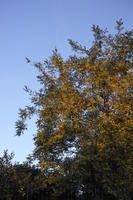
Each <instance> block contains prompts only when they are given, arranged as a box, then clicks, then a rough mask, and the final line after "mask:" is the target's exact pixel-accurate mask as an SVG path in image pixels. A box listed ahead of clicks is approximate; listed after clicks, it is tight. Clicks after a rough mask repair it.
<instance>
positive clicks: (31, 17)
mask: <svg viewBox="0 0 133 200" xmlns="http://www.w3.org/2000/svg"><path fill="white" fill-rule="evenodd" d="M132 8H133V1H132V0H108V1H107V0H12V1H11V0H0V94H1V95H0V112H1V113H0V155H1V153H2V152H3V150H4V149H9V152H12V151H13V152H14V153H15V160H16V161H19V162H22V161H24V160H25V157H26V156H27V155H28V154H29V153H31V152H32V150H33V148H34V146H33V141H32V137H33V134H35V131H36V129H35V126H34V121H32V122H30V124H29V129H28V131H27V132H26V133H25V135H23V136H21V137H15V136H14V135H15V121H16V120H17V117H18V108H19V107H22V108H23V107H24V106H25V105H27V104H28V103H29V100H28V95H27V94H26V93H25V92H24V91H23V88H24V85H28V86H29V87H30V88H32V89H33V90H34V89H36V88H37V87H38V84H37V82H36V79H35V76H36V70H35V69H34V67H32V66H31V65H27V64H26V62H25V57H26V56H27V57H29V58H31V59H32V61H42V60H45V58H47V57H48V56H50V54H51V51H52V50H53V49H54V48H55V47H57V48H58V49H59V52H60V53H61V54H62V55H63V56H65V57H66V56H68V55H69V54H70V53H71V48H70V47H69V45H68V42H67V39H69V38H72V39H73V40H76V41H79V42H80V43H83V44H86V45H87V46H89V45H90V44H91V40H92V34H91V31H90V30H91V27H92V25H93V24H96V25H100V26H101V27H102V28H105V27H107V28H108V30H109V31H110V32H112V33H113V32H114V27H115V21H116V20H118V19H120V18H123V21H124V24H125V27H126V29H132V28H133V12H132Z"/></svg>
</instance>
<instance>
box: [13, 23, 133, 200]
mask: <svg viewBox="0 0 133 200" xmlns="http://www.w3.org/2000/svg"><path fill="white" fill-rule="evenodd" d="M116 29H117V31H116V34H115V35H111V34H109V33H108V31H107V30H102V29H100V28H99V26H93V28H92V31H93V34H94V41H93V43H92V46H91V48H90V49H87V48H86V47H84V46H82V45H80V44H79V43H77V42H74V41H72V40H69V43H70V45H71V47H72V49H73V50H74V51H75V54H74V55H72V56H69V58H68V59H66V60H63V58H62V57H61V55H60V54H59V53H58V51H57V50H56V49H55V50H54V51H53V54H52V56H51V57H50V59H48V60H45V61H44V62H40V63H35V64H34V66H35V67H36V68H37V69H38V71H39V74H38V75H37V80H38V81H39V82H40V84H41V86H42V87H41V89H40V90H39V91H37V92H33V91H31V90H30V89H29V88H27V87H25V90H26V91H27V92H28V93H29V95H30V97H31V104H32V105H30V106H27V107H26V108H24V109H20V110H19V120H18V121H17V122H16V129H17V135H21V134H22V133H23V131H24V130H25V129H26V128H27V126H26V123H25V122H26V120H27V118H31V117H32V115H33V114H36V115H37V116H38V117H37V122H36V124H37V128H38V130H37V134H36V136H35V137H34V142H35V150H34V157H35V158H37V159H38V160H39V163H40V166H41V168H42V169H43V170H44V171H45V174H46V175H47V177H48V180H50V181H52V178H50V177H51V175H52V174H54V177H56V176H55V174H56V175H57V177H59V176H60V175H61V176H62V174H63V176H65V175H64V174H65V171H64V169H65V167H64V166H65V165H64V163H65V160H66V159H68V158H72V159H73V161H75V162H73V163H74V164H75V167H76V168H77V169H78V172H79V173H78V174H79V177H80V179H77V180H80V182H79V187H81V186H82V192H83V198H84V199H88V198H89V199H103V198H108V199H109V198H110V199H123V200H124V199H131V193H132V192H133V184H132V179H133V168H132V165H133V31H132V30H131V31H125V30H124V28H123V22H122V20H119V21H118V22H117V26H116ZM76 161H78V162H76ZM76 163H77V164H76Z"/></svg>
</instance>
